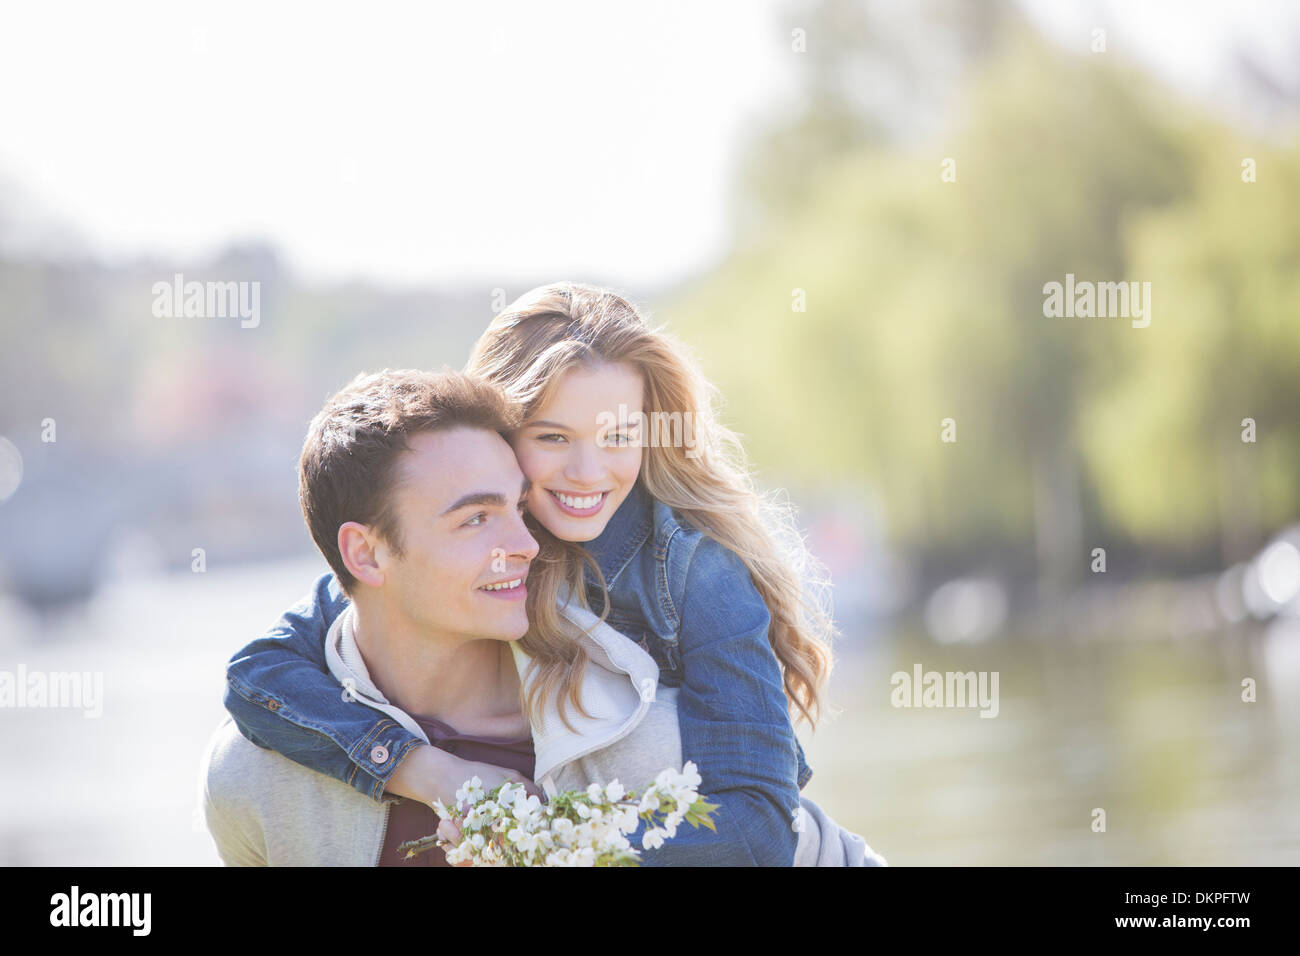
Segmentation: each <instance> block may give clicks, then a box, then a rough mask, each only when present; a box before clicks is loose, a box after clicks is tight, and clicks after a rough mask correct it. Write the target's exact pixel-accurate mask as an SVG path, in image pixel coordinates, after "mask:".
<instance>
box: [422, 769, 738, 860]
mask: <svg viewBox="0 0 1300 956" xmlns="http://www.w3.org/2000/svg"><path fill="white" fill-rule="evenodd" d="M699 785H700V775H699V774H698V773H697V772H696V769H695V764H693V763H691V762H690V761H687V763H686V766H685V767H683V768H682V772H681V773H677V772H676V771H675V770H672V769H671V768H670V769H668V770H665V771H663V772H662V773H661V774H659V776H658V777H656V778H655V781H654V783H652V784H651V785H650V786H649V787H647V788H646V790H645V791H644V792H643V793H641V794H639V795H638V794H637V793H635V792H634V791H625V790H624V789H623V787H622V785H621V784H620V783H619V782H618V781H617V780H614V781H612V782H610V783H609V784H608V785H607V786H604V787H602V786H601V785H600V784H598V783H593V784H591V786H589V787H588V788H587V789H586V790H569V791H566V792H564V793H561V794H557V795H556V796H554V797H553V798H551V800H550V801H549V802H547V803H545V804H543V803H542V802H541V801H540V800H539V799H538V798H537V797H534V796H529V795H528V793H527V791H525V790H524V788H523V787H522V786H521V785H519V784H510V783H503V784H501V785H500V786H498V787H494V788H493V789H492V790H490V791H487V792H484V790H483V786H482V781H481V780H479V778H478V777H475V778H473V779H472V780H470V781H468V782H467V783H466V784H465V785H464V786H463V787H461V789H459V790H457V791H456V804H457V806H456V809H455V810H451V809H448V808H447V806H446V805H445V804H443V803H442V801H437V802H436V803H434V804H433V808H434V810H436V811H437V812H438V816H440V817H441V818H442V819H444V820H450V821H451V822H452V823H454V824H456V826H458V827H459V828H460V839H459V841H457V842H455V843H452V842H450V841H448V840H444V839H443V838H442V837H440V836H438V835H437V834H434V835H432V836H427V837H422V838H421V839H419V840H411V841H409V842H407V843H403V844H402V845H401V846H400V847H398V850H399V851H401V852H403V853H405V855H406V857H407V858H408V859H409V858H410V857H412V856H415V855H416V854H417V853H422V852H424V851H426V850H431V849H433V848H434V847H435V846H436V847H442V848H443V849H444V850H445V851H446V853H447V862H448V863H451V864H452V865H456V864H459V863H470V864H471V865H473V866H637V865H638V864H639V862H640V858H641V854H640V851H639V850H637V849H636V848H634V847H633V846H632V844H631V841H629V840H628V838H627V834H629V833H633V832H635V830H636V829H637V827H638V825H639V821H642V820H644V821H645V822H646V831H645V833H644V835H643V836H642V838H641V845H642V847H643V848H645V849H647V850H652V849H654V848H656V847H658V846H662V845H663V842H664V840H666V839H671V838H672V837H674V836H676V835H677V827H678V825H679V824H681V823H683V822H686V823H689V824H690V825H691V826H693V827H701V826H704V827H708V828H709V829H710V830H713V829H714V826H713V820H712V818H711V817H710V814H711V813H712V811H714V810H716V809H717V808H718V804H716V803H709V802H708V801H707V800H705V799H704V798H703V797H701V796H700V795H699V793H698V792H697V791H696V789H695V788H696V787H698V786H699Z"/></svg>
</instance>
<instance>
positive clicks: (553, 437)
mask: <svg viewBox="0 0 1300 956" xmlns="http://www.w3.org/2000/svg"><path fill="white" fill-rule="evenodd" d="M537 440H538V441H544V442H550V443H551V444H553V445H554V444H558V443H559V442H562V441H566V440H567V439H565V437H564V436H563V435H560V434H557V433H554V432H552V433H551V434H549V435H538V436H537Z"/></svg>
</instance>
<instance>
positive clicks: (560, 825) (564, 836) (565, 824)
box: [551, 817, 574, 843]
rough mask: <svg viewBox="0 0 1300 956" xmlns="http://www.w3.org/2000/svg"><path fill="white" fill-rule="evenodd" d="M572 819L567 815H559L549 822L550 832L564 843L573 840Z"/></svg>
mask: <svg viewBox="0 0 1300 956" xmlns="http://www.w3.org/2000/svg"><path fill="white" fill-rule="evenodd" d="M573 831H574V826H573V821H572V820H570V819H568V818H567V817H560V818H559V819H558V820H556V821H554V822H553V823H552V824H551V832H552V833H554V834H555V837H556V839H558V840H562V841H564V842H566V843H568V842H570V841H572V840H573Z"/></svg>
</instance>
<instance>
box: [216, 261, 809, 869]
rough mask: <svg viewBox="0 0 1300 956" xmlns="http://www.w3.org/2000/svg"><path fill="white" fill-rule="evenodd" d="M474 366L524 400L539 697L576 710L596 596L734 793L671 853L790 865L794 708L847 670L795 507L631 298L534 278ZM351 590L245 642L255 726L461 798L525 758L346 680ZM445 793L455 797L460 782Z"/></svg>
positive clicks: (284, 747)
mask: <svg viewBox="0 0 1300 956" xmlns="http://www.w3.org/2000/svg"><path fill="white" fill-rule="evenodd" d="M466 371H468V372H470V373H472V374H475V375H478V376H481V377H483V378H485V379H487V380H489V381H491V382H493V383H494V384H496V385H498V386H499V387H501V388H502V389H503V390H504V391H505V392H506V393H507V395H509V396H510V397H511V398H512V399H514V400H515V401H517V402H518V403H519V404H520V405H521V406H522V409H523V422H524V424H523V425H522V427H521V428H520V429H519V431H518V432H517V433H516V435H515V436H514V440H513V442H512V445H513V447H514V450H515V453H516V456H517V457H518V460H519V464H520V467H521V469H522V470H523V472H524V474H525V475H526V476H527V477H528V478H529V479H530V480H531V481H532V490H531V491H530V493H529V497H528V510H529V512H530V514H531V521H532V523H531V524H530V529H531V530H533V531H534V533H535V536H536V537H537V538H538V541H539V544H540V545H541V553H540V554H539V556H538V558H537V559H536V560H535V561H534V563H533V568H532V571H531V572H530V575H529V594H528V608H529V619H530V621H532V622H533V628H532V630H531V631H530V633H529V634H528V636H526V637H525V638H524V639H523V641H522V642H521V646H522V647H523V648H524V650H526V652H527V653H528V655H529V657H530V659H531V661H532V663H531V665H530V666H531V667H532V668H533V680H531V681H530V686H531V687H533V688H534V689H535V693H534V695H533V696H532V697H531V699H530V700H529V701H528V702H527V706H528V708H529V712H530V713H534V714H535V713H536V710H535V707H536V702H537V700H539V699H543V698H545V697H546V696H547V695H549V694H552V693H559V694H561V695H562V696H564V697H565V698H567V699H568V700H569V701H570V702H571V704H572V705H573V706H574V707H576V708H577V709H578V710H579V711H581V710H582V701H581V698H580V695H579V693H578V692H579V688H580V685H581V682H582V673H583V669H584V665H585V656H584V653H585V652H584V651H583V648H582V645H581V644H580V643H578V642H574V641H573V640H571V639H569V638H568V637H566V636H565V631H564V628H563V627H562V626H561V624H560V621H559V616H560V612H559V607H560V605H561V604H563V603H564V602H565V601H570V600H574V601H576V602H577V603H578V604H579V605H581V606H583V607H590V608H592V609H593V610H595V611H596V612H597V613H598V614H599V615H600V616H601V617H603V618H604V619H605V620H607V621H608V623H609V624H610V625H612V626H613V627H614V628H615V629H616V630H618V631H621V632H622V633H623V634H625V635H627V636H628V637H630V638H631V639H632V640H633V641H636V642H637V643H638V644H640V645H641V647H642V648H644V649H645V650H646V651H647V652H649V654H650V655H651V657H652V658H653V659H654V661H655V662H656V663H657V664H658V666H659V669H660V680H661V682H662V683H663V684H664V685H666V686H669V687H675V688H677V710H678V720H679V725H680V732H681V745H682V754H683V757H684V758H685V759H688V760H692V761H694V762H695V764H696V766H697V767H698V768H699V773H700V776H701V779H702V782H701V785H700V792H701V793H702V794H706V795H707V796H708V797H709V799H710V800H712V801H713V802H715V803H718V804H720V807H719V810H718V811H717V812H716V813H715V820H716V822H717V824H718V829H717V832H716V833H713V832H710V831H708V830H693V829H692V830H689V831H680V830H679V832H678V836H677V838H676V839H674V840H672V841H670V842H669V843H667V844H665V845H664V846H663V847H662V848H661V849H659V850H656V851H654V852H653V853H649V854H647V857H646V862H647V863H650V864H658V865H668V864H672V865H790V863H791V862H792V861H793V859H794V855H795V848H796V844H797V842H798V831H799V829H800V821H801V811H800V797H799V791H800V790H801V789H802V787H803V786H804V785H805V784H806V783H807V781H808V779H809V777H810V776H811V771H810V770H809V769H808V767H807V765H806V763H805V761H804V755H803V750H802V748H801V747H800V746H799V742H798V740H797V738H796V737H795V734H794V730H793V727H792V725H791V721H790V714H791V712H792V711H797V713H798V715H799V716H800V717H801V718H802V719H805V720H808V721H809V722H810V723H815V721H816V719H817V716H818V713H819V709H820V698H821V693H822V690H823V687H824V685H825V682H826V679H827V677H828V676H829V672H830V668H831V651H830V635H831V624H830V618H829V615H828V614H827V613H826V612H825V609H824V607H823V605H822V604H821V601H820V598H821V596H822V592H821V590H820V582H818V581H817V579H816V578H815V577H804V576H803V575H804V574H805V573H806V569H807V568H808V567H809V563H808V562H806V560H805V559H806V558H807V554H806V552H805V551H804V549H803V546H802V542H801V539H799V537H798V535H797V534H793V533H790V532H791V531H792V528H791V526H790V521H789V515H788V514H781V513H780V512H778V511H777V510H775V509H765V506H764V505H763V504H762V503H761V502H760V499H759V498H758V497H757V495H756V494H755V493H754V491H753V490H752V487H751V485H750V482H749V478H748V473H747V471H746V469H745V466H744V460H743V456H742V454H741V452H740V449H739V444H738V442H736V440H735V437H734V436H733V435H732V434H731V433H730V432H729V431H727V430H726V429H725V428H723V427H722V426H721V425H719V424H718V423H717V422H716V421H715V420H714V417H713V414H712V410H711V403H710V401H709V398H710V394H709V391H708V386H707V385H706V384H705V383H704V382H703V380H702V379H701V378H700V376H699V375H698V374H697V373H696V372H695V370H694V368H693V366H692V365H691V364H690V363H689V362H688V361H687V359H686V358H685V357H684V355H683V353H682V350H681V349H680V348H679V347H678V346H676V345H675V344H674V343H673V342H672V341H671V340H669V339H668V338H667V337H666V336H664V335H663V334H662V333H660V332H658V331H655V330H652V329H650V328H649V327H648V326H647V325H646V323H645V322H644V320H643V319H642V318H641V316H640V315H639V314H638V313H637V311H636V310H635V308H633V306H632V305H631V304H629V303H628V302H627V301H626V300H624V299H622V298H621V297H619V296H617V295H615V294H613V293H611V292H608V291H605V290H601V289H597V288H594V287H591V286H585V285H578V284H573V283H558V284H555V285H550V286H544V287H542V288H539V289H535V290H533V291H532V292H529V293H527V294H525V295H524V296H522V297H521V298H520V299H519V300H517V301H516V302H514V303H513V304H512V305H510V306H509V307H508V308H507V309H506V310H505V311H503V312H502V313H501V314H499V315H498V316H497V317H496V318H495V319H494V320H493V322H492V323H491V325H490V326H489V327H488V330H487V332H486V333H484V335H483V337H482V338H481V339H480V340H479V342H478V344H477V346H476V347H475V350H474V354H473V355H472V356H471V358H470V362H469V366H468V367H467V369H466ZM344 606H346V601H345V599H344V598H343V597H342V594H341V592H340V591H339V589H338V587H337V584H336V583H334V582H333V580H332V576H329V575H327V576H325V577H323V578H321V579H320V580H319V581H318V582H317V584H316V587H315V589H314V590H313V593H312V594H311V595H310V596H309V597H308V598H307V599H306V600H305V601H304V602H303V603H302V604H301V605H299V606H298V607H295V608H294V609H292V610H290V611H289V612H287V613H286V614H285V616H284V617H282V618H281V620H280V622H278V624H277V625H276V626H275V627H274V628H273V629H272V630H271V631H270V632H269V633H268V634H266V635H264V636H263V637H262V638H260V639H258V640H257V641H254V642H253V643H252V644H250V645H248V647H246V648H244V649H243V650H241V651H240V652H239V653H238V654H236V655H235V657H234V658H232V660H231V662H230V664H229V667H228V672H227V676H228V686H227V692H226V707H227V709H228V710H229V711H230V713H231V715H232V717H234V719H235V721H236V722H237V723H238V725H239V727H240V730H241V731H242V732H243V733H244V734H245V736H247V737H248V738H249V739H250V740H252V741H254V742H255V743H260V744H262V745H263V746H268V747H271V748H272V749H275V750H277V751H279V752H280V753H282V754H284V755H285V756H287V757H290V758H291V759H293V760H296V761H297V762H299V763H302V764H304V765H305V766H308V767H311V768H312V769H314V770H318V771H320V772H322V773H327V774H329V775H331V776H334V777H337V778H338V779H340V780H343V781H345V782H347V783H349V784H351V785H352V786H354V787H356V788H357V789H359V790H361V791H362V792H365V793H367V794H369V795H370V796H372V797H373V798H375V799H376V800H378V799H381V798H382V797H383V796H384V793H385V791H387V792H388V793H390V794H393V793H396V794H399V795H402V796H409V797H413V798H416V799H421V800H426V801H428V800H432V799H434V798H435V797H437V798H442V799H447V796H448V795H449V794H450V793H451V791H453V790H454V789H455V788H456V787H457V786H458V785H459V784H460V783H461V782H463V781H464V780H465V779H467V778H468V777H469V776H471V775H472V774H474V773H478V775H479V776H480V777H481V778H483V779H484V781H485V783H487V784H488V785H489V786H491V785H492V784H493V783H495V782H499V781H500V780H504V779H507V778H511V777H516V776H517V775H516V774H513V773H512V772H510V771H506V770H503V769H501V768H494V767H490V766H488V765H484V764H474V763H471V762H468V761H460V760H457V759H456V758H454V756H452V757H449V756H448V755H447V754H443V753H440V752H438V751H437V750H436V749H435V748H432V747H429V746H426V745H424V742H423V741H422V740H420V739H419V738H417V737H415V736H414V735H412V734H410V732H409V731H407V730H406V729H404V728H402V727H401V726H400V725H397V724H395V723H394V722H393V721H391V720H385V719H377V715H376V711H375V710H374V709H373V708H371V707H368V706H367V705H365V704H362V703H360V702H358V701H355V700H348V699H346V698H347V696H348V695H346V694H344V695H342V696H340V694H339V693H338V684H337V682H336V681H335V680H334V679H333V678H332V677H331V676H330V675H329V674H328V673H327V672H326V666H325V658H324V651H323V645H324V638H325V634H326V631H327V630H328V628H329V626H330V624H331V622H332V621H333V620H334V618H336V617H337V616H338V614H339V613H340V611H341V610H342V608H343V607H344ZM448 802H450V801H449V800H448Z"/></svg>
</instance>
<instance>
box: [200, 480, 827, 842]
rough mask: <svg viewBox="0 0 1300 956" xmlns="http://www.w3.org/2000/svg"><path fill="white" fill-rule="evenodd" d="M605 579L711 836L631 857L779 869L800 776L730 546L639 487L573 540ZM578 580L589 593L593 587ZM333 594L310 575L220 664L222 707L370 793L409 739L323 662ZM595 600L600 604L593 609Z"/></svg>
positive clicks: (782, 700) (619, 624) (762, 639)
mask: <svg viewBox="0 0 1300 956" xmlns="http://www.w3.org/2000/svg"><path fill="white" fill-rule="evenodd" d="M586 547H587V549H588V551H589V553H590V554H591V555H592V557H593V558H595V560H596V562H597V564H598V565H599V566H600V569H601V572H602V573H603V574H604V576H605V582H606V585H607V586H608V588H609V595H610V608H609V616H608V618H607V620H608V622H609V623H610V624H611V625H612V626H613V627H614V628H615V629H616V630H619V631H621V632H622V633H624V634H626V635H627V636H628V637H629V638H631V639H632V640H633V641H636V642H637V643H638V644H640V646H641V647H642V648H644V649H645V650H646V651H648V652H649V653H650V655H651V656H652V657H653V658H654V660H655V662H656V663H657V664H658V665H659V669H660V681H661V683H663V684H664V685H665V686H671V687H677V688H678V719H679V723H680V727H681V738H682V755H683V758H684V759H686V760H692V761H694V762H695V764H696V766H697V767H698V768H699V774H700V777H701V784H700V788H699V789H700V793H701V794H704V795H706V796H707V797H708V798H709V799H710V800H711V801H713V802H714V803H717V804H718V805H719V808H718V810H716V811H715V812H714V821H715V823H716V824H717V832H716V833H714V832H711V831H708V830H702V829H695V828H682V829H679V830H678V832H677V836H676V837H675V838H674V839H672V840H669V841H668V842H667V843H665V844H664V845H663V846H662V847H660V848H659V849H657V850H653V851H648V852H646V853H645V854H644V862H645V863H646V864H647V865H652V866H653V865H660V866H662V865H676V866H691V865H715V866H717V865H731V866H745V865H749V866H753V865H763V866H789V865H791V863H792V861H793V859H794V852H795V846H796V844H797V842H798V834H797V832H796V829H795V827H796V823H797V820H798V818H799V806H800V802H799V791H800V790H801V789H802V788H803V786H804V785H805V784H806V783H807V782H808V779H809V778H810V777H811V776H812V771H811V770H809V769H808V766H807V764H806V763H805V760H804V754H803V748H802V747H801V746H800V745H799V741H798V739H797V738H796V736H795V734H794V729H793V727H792V726H791V723H790V718H789V711H788V708H787V704H786V696H785V692H784V689H783V687H782V682H781V673H780V667H779V665H778V663H777V659H776V656H775V655H774V654H773V653H772V649H771V645H770V644H769V641H768V628H769V625H770V623H771V618H770V615H769V612H768V609H767V606H766V605H765V604H764V603H763V600H762V598H761V597H760V596H759V594H758V591H757V589H756V588H755V587H754V584H753V582H752V580H751V578H750V575H749V572H748V570H747V569H746V568H745V566H744V564H743V563H742V562H741V561H740V559H739V558H738V557H736V555H734V554H733V553H732V552H730V551H728V550H727V549H726V548H724V547H722V546H721V545H719V544H718V543H717V542H715V541H714V540H713V539H711V538H709V537H707V536H706V535H704V534H702V533H701V532H699V531H696V530H695V529H693V528H690V527H688V526H686V525H685V524H684V523H683V522H681V521H680V520H679V519H678V518H677V516H676V515H675V514H674V513H673V512H672V510H671V509H669V508H668V507H666V506H665V505H663V504H662V503H661V502H657V501H655V500H654V499H653V498H652V497H651V496H650V495H649V494H648V493H647V492H646V491H645V490H644V489H643V488H642V487H641V485H640V483H639V482H638V484H637V485H636V486H634V488H633V490H632V491H631V492H630V493H629V495H628V497H627V499H626V500H625V501H624V502H623V503H622V505H621V506H620V507H619V509H618V511H617V512H616V513H615V514H614V516H613V517H612V518H611V519H610V521H609V524H608V525H607V526H606V528H605V530H604V532H602V534H601V535H600V537H598V538H596V539H595V540H593V541H590V542H587V545H586ZM594 583H595V582H593V581H590V580H589V584H591V585H593V587H591V588H590V589H589V593H590V594H593V595H597V597H594V598H593V600H598V595H599V591H598V589H597V588H595V587H594ZM346 604H347V598H346V597H345V596H344V595H343V594H342V591H341V589H340V588H339V586H338V582H337V580H336V579H335V578H334V576H333V575H328V574H327V575H324V576H323V577H321V578H320V579H319V580H318V581H317V582H316V585H315V587H314V588H313V591H312V593H311V594H310V595H308V596H307V597H306V598H305V599H304V600H303V601H301V602H299V604H297V605H295V606H294V607H293V608H291V609H290V610H289V611H287V612H286V613H285V614H284V615H283V616H282V617H281V619H280V620H279V621H278V622H277V623H276V625H275V626H274V627H273V628H272V629H271V630H270V631H268V632H267V633H266V634H264V635H263V636H262V637H260V638H258V639H257V640H255V641H253V642H252V643H251V644H249V645H248V646H247V647H245V648H243V649H242V650H240V651H239V652H238V653H237V654H236V655H235V656H234V657H233V658H232V659H231V661H230V663H229V665H228V666H227V687H226V694H225V704H226V709H227V710H228V711H230V714H231V716H232V717H233V718H234V720H235V722H236V724H237V725H238V726H239V729H240V731H241V732H242V733H243V734H244V736H245V737H247V738H248V739H249V740H250V741H252V742H253V743H255V744H259V745H260V746H263V747H269V748H271V749H274V750H276V751H279V752H280V753H281V754H283V755H284V756H286V757H289V758H290V759H292V760H294V761H296V762H298V763H300V764H303V765H304V766H307V767H310V768H311V769H313V770H316V771H318V772H321V773H325V774H328V775H329V776H332V777H335V778H336V779H339V780H342V781H344V782H345V783H348V784H350V785H351V786H353V787H355V788H356V789H358V790H360V791H361V792H363V793H365V794H367V795H369V796H370V797H372V798H374V799H375V800H379V799H381V798H382V797H383V793H384V785H385V783H386V781H387V780H388V777H389V775H390V774H391V773H392V771H393V770H394V769H395V768H396V767H397V765H398V764H399V763H400V761H401V759H402V758H403V757H404V756H405V754H406V752H407V751H408V750H409V749H410V748H411V747H413V746H415V745H417V744H419V743H421V742H422V741H421V740H420V738H418V737H417V736H415V735H414V734H412V733H411V732H410V731H409V730H407V729H406V728H404V727H402V726H401V725H400V724H399V723H398V722H397V721H394V720H391V719H388V718H387V717H384V716H382V715H376V712H375V711H374V710H373V709H372V708H369V707H367V706H366V705H364V704H361V703H359V702H357V701H354V700H346V699H345V697H346V696H347V695H346V694H341V693H340V691H339V684H338V682H337V681H336V680H335V679H334V678H333V677H332V676H330V674H329V673H328V670H327V665H326V662H325V653H324V643H325V634H326V631H327V630H328V629H329V626H330V624H331V623H332V622H333V621H334V619H335V618H336V617H338V615H339V613H340V612H341V611H342V609H343V608H344V607H345V606H346ZM596 609H597V610H599V609H600V608H599V607H597V608H596Z"/></svg>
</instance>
